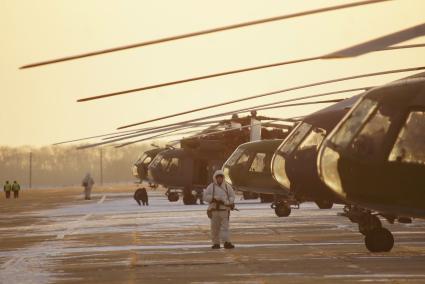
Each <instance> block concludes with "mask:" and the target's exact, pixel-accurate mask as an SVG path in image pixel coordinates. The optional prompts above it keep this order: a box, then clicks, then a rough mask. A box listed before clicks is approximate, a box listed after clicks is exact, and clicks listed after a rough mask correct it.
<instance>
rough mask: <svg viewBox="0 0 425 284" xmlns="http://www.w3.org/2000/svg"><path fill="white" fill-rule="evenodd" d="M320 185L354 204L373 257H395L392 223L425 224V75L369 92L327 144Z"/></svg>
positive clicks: (352, 213) (352, 211)
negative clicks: (392, 254)
mask: <svg viewBox="0 0 425 284" xmlns="http://www.w3.org/2000/svg"><path fill="white" fill-rule="evenodd" d="M317 164H318V172H319V176H320V179H321V180H322V181H323V182H324V184H326V185H327V186H328V187H329V188H330V189H331V190H332V191H333V192H334V193H335V194H336V195H337V196H338V197H339V198H341V199H342V200H344V201H346V202H347V203H349V204H351V205H350V206H346V207H345V209H344V213H343V214H342V215H343V216H345V217H347V218H349V219H350V221H352V222H354V223H357V224H358V225H359V231H360V232H361V233H362V234H363V235H365V240H364V241H365V245H366V247H367V248H368V249H369V250H370V251H372V252H384V251H390V250H391V249H392V247H393V246H394V237H393V235H392V233H391V232H390V231H389V230H388V229H386V228H383V227H382V223H381V221H380V219H379V218H378V215H380V216H382V217H384V218H385V219H386V220H387V221H388V222H389V223H394V221H395V220H398V221H399V222H400V223H410V222H411V218H412V217H416V218H425V204H424V202H423V201H424V200H425V191H424V188H425V178H424V177H425V175H424V173H425V73H419V74H417V75H414V76H411V77H407V78H405V79H401V80H398V81H394V82H392V83H389V84H386V85H383V86H380V87H376V88H373V89H371V90H369V91H367V92H366V93H365V94H364V95H363V96H362V97H361V99H360V100H359V101H358V102H357V104H356V105H355V106H354V107H353V108H352V109H351V111H350V112H348V113H347V114H346V116H345V117H344V118H343V119H342V120H341V121H340V122H339V123H338V125H337V126H336V127H335V129H334V130H333V131H332V132H331V133H330V134H329V136H328V137H327V138H326V139H325V141H324V142H323V144H322V146H321V148H320V150H319V155H318V161H317Z"/></svg>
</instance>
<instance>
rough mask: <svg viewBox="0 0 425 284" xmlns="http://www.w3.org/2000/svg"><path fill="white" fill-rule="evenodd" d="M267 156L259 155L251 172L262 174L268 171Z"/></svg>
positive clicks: (252, 165) (253, 162) (250, 169)
mask: <svg viewBox="0 0 425 284" xmlns="http://www.w3.org/2000/svg"><path fill="white" fill-rule="evenodd" d="M266 165H267V164H266V154H265V153H257V154H256V155H255V157H254V160H253V161H252V164H251V167H250V168H249V171H250V172H256V173H262V172H264V171H265V169H266Z"/></svg>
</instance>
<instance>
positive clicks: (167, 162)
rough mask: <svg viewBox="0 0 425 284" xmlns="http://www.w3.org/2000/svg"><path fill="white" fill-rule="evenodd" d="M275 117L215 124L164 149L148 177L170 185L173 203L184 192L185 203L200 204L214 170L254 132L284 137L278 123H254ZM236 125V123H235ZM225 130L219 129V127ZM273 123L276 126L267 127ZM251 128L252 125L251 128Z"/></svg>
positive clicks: (239, 119)
mask: <svg viewBox="0 0 425 284" xmlns="http://www.w3.org/2000/svg"><path fill="white" fill-rule="evenodd" d="M273 119H274V118H269V117H262V116H257V115H256V113H255V112H252V114H251V115H250V116H246V117H236V116H234V117H232V119H230V120H224V121H223V122H222V123H220V124H219V125H217V126H215V127H210V128H208V129H207V130H204V131H202V132H201V133H200V134H198V135H196V136H195V137H189V138H186V139H182V140H180V144H181V147H180V148H175V149H169V150H166V151H163V152H161V153H160V154H159V155H158V156H157V157H156V158H155V159H154V160H153V161H152V163H151V164H150V165H149V168H148V179H149V180H150V181H154V182H156V183H159V184H161V185H164V186H165V187H167V188H168V191H167V193H166V195H167V197H168V200H169V201H170V202H175V201H177V200H178V199H179V195H183V203H184V204H185V205H192V204H195V203H196V200H197V198H196V193H197V192H199V191H200V190H203V189H204V188H205V187H206V186H207V185H208V183H209V182H210V181H211V180H212V175H213V173H214V172H215V171H216V170H217V169H220V168H221V167H222V165H223V163H224V162H225V161H226V159H227V158H228V156H229V155H230V154H231V153H232V152H233V151H234V150H235V149H236V147H238V146H239V145H240V144H242V143H244V142H246V141H249V140H250V139H252V135H253V132H257V135H262V136H264V137H283V136H284V135H285V134H284V133H286V132H287V130H286V129H287V127H285V126H281V128H283V129H285V131H282V130H281V129H276V128H277V127H279V126H277V125H273V124H267V123H265V124H264V125H263V126H262V125H261V124H258V127H256V125H253V121H262V120H273ZM232 124H233V126H232ZM235 124H236V125H235ZM223 126H224V127H225V128H226V130H224V131H216V129H217V128H218V127H223ZM266 126H272V127H274V129H272V130H271V129H266V128H265V127H266ZM247 128H251V130H250V131H248V129H247Z"/></svg>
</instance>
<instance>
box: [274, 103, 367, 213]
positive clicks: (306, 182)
mask: <svg viewBox="0 0 425 284" xmlns="http://www.w3.org/2000/svg"><path fill="white" fill-rule="evenodd" d="M358 98H359V96H354V97H351V98H349V99H345V100H342V101H340V102H338V103H336V104H334V105H331V106H329V107H326V108H324V109H322V110H320V111H317V112H315V113H313V114H310V115H308V116H306V117H304V118H303V119H302V120H301V122H300V123H299V124H298V125H297V126H296V127H295V128H294V129H293V130H292V132H291V133H290V134H289V135H288V137H287V138H286V139H285V140H284V141H283V143H281V144H280V145H279V146H278V147H277V150H276V152H275V153H274V156H273V159H272V162H271V174H272V176H273V178H274V180H275V181H276V182H277V183H278V184H279V185H280V187H281V188H283V189H285V190H286V191H287V192H289V196H290V198H288V197H287V196H277V198H276V200H275V201H274V203H273V204H272V208H274V209H275V212H276V215H277V216H279V217H281V216H287V215H289V214H288V212H290V210H291V209H290V208H291V205H297V206H298V205H299V204H300V203H302V202H306V201H313V202H315V203H316V204H317V206H318V207H319V208H320V209H330V208H332V205H333V203H342V200H341V199H339V198H337V196H335V195H334V194H333V193H332V192H331V191H330V190H329V189H328V188H327V187H326V185H324V184H323V183H322V182H321V180H320V178H319V176H318V174H317V165H316V159H317V152H318V149H319V147H320V145H321V143H322V141H323V139H324V138H325V137H326V135H328V134H329V133H330V131H332V129H333V128H334V127H335V125H336V124H337V123H338V122H339V121H340V120H341V119H342V117H343V116H344V115H345V114H346V113H347V112H348V110H349V109H350V108H351V107H352V106H353V105H354V103H355V102H356V101H357V100H358Z"/></svg>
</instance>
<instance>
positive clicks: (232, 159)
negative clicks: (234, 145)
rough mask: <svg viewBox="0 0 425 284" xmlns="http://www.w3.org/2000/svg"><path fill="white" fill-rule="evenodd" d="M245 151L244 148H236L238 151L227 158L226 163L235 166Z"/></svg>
mask: <svg viewBox="0 0 425 284" xmlns="http://www.w3.org/2000/svg"><path fill="white" fill-rule="evenodd" d="M243 152H244V150H243V149H236V151H235V152H233V154H232V155H231V156H230V158H229V159H228V160H227V162H226V165H228V166H233V165H234V164H235V163H236V161H237V160H238V159H239V158H240V156H241V155H242V153H243Z"/></svg>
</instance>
